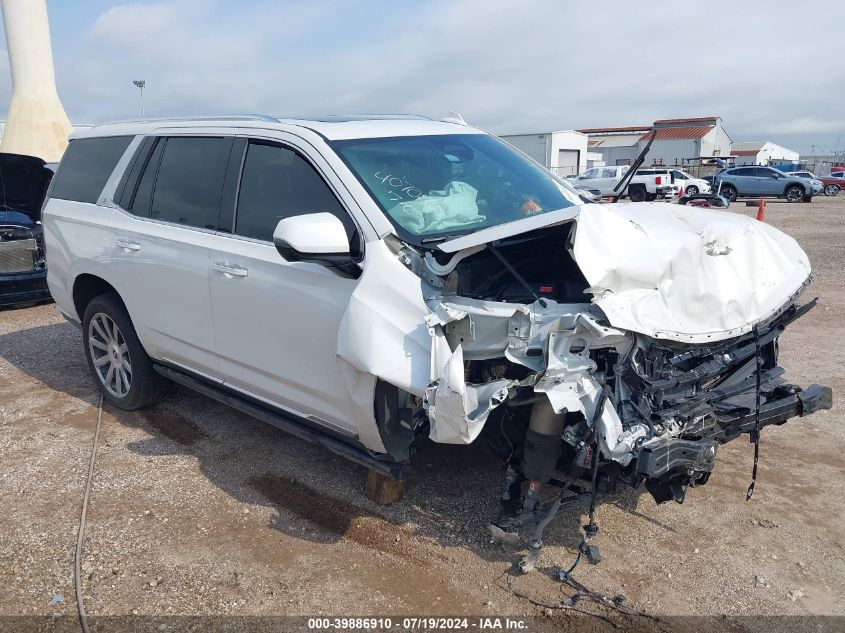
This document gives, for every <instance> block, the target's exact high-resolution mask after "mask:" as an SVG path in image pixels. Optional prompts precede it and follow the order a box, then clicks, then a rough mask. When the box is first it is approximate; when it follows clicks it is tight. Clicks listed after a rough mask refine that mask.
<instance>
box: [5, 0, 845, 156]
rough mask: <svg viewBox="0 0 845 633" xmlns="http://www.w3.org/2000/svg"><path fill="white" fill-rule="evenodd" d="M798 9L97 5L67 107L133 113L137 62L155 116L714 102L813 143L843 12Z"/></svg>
mask: <svg viewBox="0 0 845 633" xmlns="http://www.w3.org/2000/svg"><path fill="white" fill-rule="evenodd" d="M825 6H826V5H824V3H819V2H814V1H810V2H807V3H805V4H804V5H802V10H801V12H800V14H801V15H810V14H812V13H813V12H814V11H821V12H824V11H826V10H828V9H829V6H828V8H827V9H826V8H825ZM50 10H51V11H52V10H53V4H52V3H51V6H50ZM798 18H799V16H797V15H796V12H795V5H794V3H793V2H791V1H786V0H769V1H768V2H766V3H765V4H760V3H745V2H743V3H732V4H730V5H720V6H719V7H718V9H714V7H713V5H712V4H711V3H708V2H706V1H702V0H694V1H689V2H684V3H678V2H675V1H673V2H669V1H667V0H657V1H655V2H651V3H649V4H648V6H647V7H646V6H645V5H643V4H642V3H632V2H630V1H625V0H622V1H616V0H603V1H602V2H598V3H597V2H594V1H585V0H575V1H571V2H566V3H562V2H560V3H558V2H547V1H544V0H523V1H522V2H519V3H513V2H506V1H505V0H448V1H447V0H428V1H420V2H417V3H395V2H385V1H382V2H379V1H376V0H356V2H354V3H349V2H343V1H342V0H323V1H314V2H309V3H301V2H290V1H287V2H249V3H232V2H223V1H222V0H176V1H173V2H157V3H141V2H138V3H132V4H119V5H116V6H113V7H111V8H109V9H107V10H105V11H102V12H101V13H99V14H97V15H90V16H87V19H88V25H87V28H85V29H82V30H81V31H80V32H79V33H65V32H62V33H60V35H61V37H59V38H56V37H54V42H55V43H54V49H55V53H56V68H57V79H58V83H59V88H60V94H61V96H62V99H63V101H64V103H65V105H66V108H67V109H68V112H69V114H70V116H71V119H72V120H74V121H98V120H103V119H114V118H125V117H127V116H135V115H136V114H137V108H138V104H137V91H136V90H135V89H134V88H133V87H132V85H131V80H132V79H140V78H143V79H146V81H147V86H148V88H147V89H146V90H145V93H144V97H145V100H146V102H147V104H146V105H147V114H149V115H167V114H192V113H197V114H207V113H212V112H267V113H271V114H300V113H304V114H315V113H327V112H420V113H425V114H433V115H445V114H446V113H447V112H448V111H449V110H457V111H459V112H461V114H462V115H463V116H464V117H465V118H466V119H467V120H468V121H470V122H471V123H474V124H477V125H479V126H481V127H484V128H487V129H490V130H493V131H498V132H516V131H526V130H528V131H540V130H542V129H562V128H578V127H593V126H602V125H626V124H642V123H649V122H651V121H653V120H655V119H658V118H673V117H681V116H698V115H714V114H715V115H719V116H722V117H723V119H724V123H725V126H726V128H727V129H728V131H729V133H730V134H731V136H732V137H734V138H736V139H746V138H751V139H759V140H765V139H768V138H769V137H770V136H772V135H775V136H776V138H771V139H770V140H774V141H776V142H778V141H779V138H782V139H788V140H792V141H794V142H799V141H800V142H801V143H802V144H804V145H806V146H809V144H810V143H820V142H821V140H820V139H828V138H831V137H832V136H834V135H835V134H838V132H839V131H840V130H842V127H843V120H842V117H841V114H840V105H839V104H840V103H841V99H842V97H843V96H845V71H842V70H839V69H838V66H837V65H836V63H835V62H837V60H838V58H839V56H840V52H839V50H838V49H839V41H840V39H841V38H840V34H839V30H838V29H839V25H838V23H836V22H835V21H833V20H828V21H815V22H814V23H813V25H812V27H810V26H804V27H796V24H795V21H796V19H798ZM750 25H753V28H750ZM57 29H61V25H60V24H58V23H56V22H53V30H54V32H55V31H56V30H57ZM59 42H60V43H61V48H60V47H59ZM0 65H2V60H0ZM2 72H3V70H2V68H0V75H2ZM2 98H3V95H2V94H0V99H2ZM834 133H835V134H834ZM797 149H802V148H797Z"/></svg>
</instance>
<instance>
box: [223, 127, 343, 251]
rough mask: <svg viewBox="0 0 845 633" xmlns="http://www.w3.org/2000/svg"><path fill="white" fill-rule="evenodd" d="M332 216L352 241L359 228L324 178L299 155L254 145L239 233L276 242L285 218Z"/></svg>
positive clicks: (241, 201) (239, 207) (249, 151)
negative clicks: (315, 214) (274, 237)
mask: <svg viewBox="0 0 845 633" xmlns="http://www.w3.org/2000/svg"><path fill="white" fill-rule="evenodd" d="M309 213H331V214H333V215H335V216H336V217H337V218H338V219H340V221H341V222H343V226H344V228H346V235H347V236H348V237H349V238H352V235H353V233H354V232H355V224H354V223H353V222H352V219H351V218H350V217H349V215H348V214H347V213H346V210H345V209H344V208H343V206H342V205H341V204H340V202H339V201H338V199H337V198H336V197H335V195H334V193H332V191H331V189H329V186H328V185H327V184H326V182H325V181H324V180H323V177H322V176H321V175H320V174H319V173H318V172H317V171H316V170H315V169H314V167H312V166H311V164H310V163H309V162H308V161H307V160H306V159H305V158H304V157H302V156H301V155H300V154H298V153H297V152H296V151H294V150H292V149H289V148H287V147H282V146H280V145H276V144H273V143H263V142H256V141H251V142H250V143H249V146H248V147H247V152H246V158H245V159H244V166H243V172H242V175H241V185H240V188H239V193H238V204H237V212H236V215H235V233H236V234H237V235H242V236H244V237H253V238H256V239H259V240H265V241H268V242H270V241H272V240H273V230H274V229H275V228H276V225H277V224H278V223H279V220H281V219H282V218H289V217H293V216H296V215H305V214H309Z"/></svg>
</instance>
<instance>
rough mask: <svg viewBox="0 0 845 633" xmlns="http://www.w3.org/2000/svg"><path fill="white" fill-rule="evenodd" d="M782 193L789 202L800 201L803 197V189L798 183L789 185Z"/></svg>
mask: <svg viewBox="0 0 845 633" xmlns="http://www.w3.org/2000/svg"><path fill="white" fill-rule="evenodd" d="M784 195H785V196H786V199H787V201H789V202H801V200H803V199H804V189H803V188H802V187H801V186H800V185H790V186H789V187H787V188H786V191H785V192H784Z"/></svg>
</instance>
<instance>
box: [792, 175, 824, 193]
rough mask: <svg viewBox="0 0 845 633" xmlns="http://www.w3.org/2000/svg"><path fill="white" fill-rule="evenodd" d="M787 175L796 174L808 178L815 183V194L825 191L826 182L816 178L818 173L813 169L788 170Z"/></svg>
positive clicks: (797, 176) (798, 176)
mask: <svg viewBox="0 0 845 633" xmlns="http://www.w3.org/2000/svg"><path fill="white" fill-rule="evenodd" d="M786 175H787V176H794V177H796V178H806V179H807V180H809V181H810V182H811V183H812V184H813V195H816V194H817V193H822V192H823V191H824V184H823V183H822V181H821V180H819V179H818V178H816V175H815V174H814V173H813V172H811V171H788V172H786Z"/></svg>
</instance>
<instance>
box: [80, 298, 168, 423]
mask: <svg viewBox="0 0 845 633" xmlns="http://www.w3.org/2000/svg"><path fill="white" fill-rule="evenodd" d="M82 338H83V342H84V345H85V357H86V358H87V359H88V368H89V369H90V370H91V374H92V375H93V376H94V380H95V381H96V382H97V386H98V387H99V388H100V391H101V392H102V394H103V398H105V399H106V400H107V401H108V402H110V403H111V404H113V405H114V406H116V407H118V408H119V409H125V410H133V409H140V408H143V407H146V406H148V405H151V404H153V403H155V402H158V401H159V400H161V399H162V398H163V397H164V396H165V395H166V394H167V391H168V389H169V388H170V384H171V383H170V381H169V380H167V379H166V378H164V377H163V376H161V375H160V374H158V373H157V372H156V371H155V369H153V363H152V360H151V359H150V357H149V356H148V355H147V352H146V351H144V348H143V346H142V345H141V342H140V341H139V340H138V335H137V334H136V333H135V327H134V326H133V325H132V321H131V319H130V318H129V315H128V314H127V313H126V308H124V307H123V303H122V302H121V301H120V299H119V298H118V297H117V295H116V294H114V293H109V294H104V295H100V296H98V297H94V298H93V299H92V300H91V302H90V303H89V304H88V307H87V308H86V309H85V317H84V318H83V321H82Z"/></svg>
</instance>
